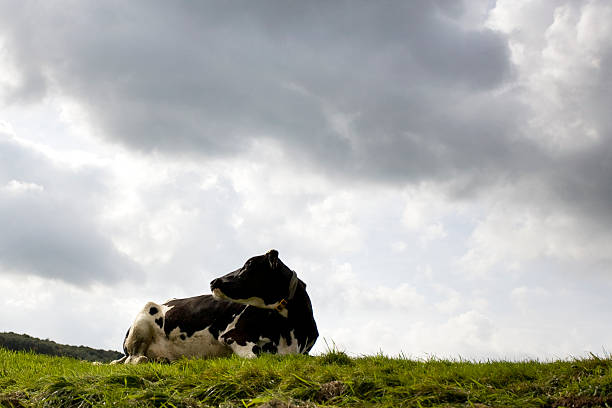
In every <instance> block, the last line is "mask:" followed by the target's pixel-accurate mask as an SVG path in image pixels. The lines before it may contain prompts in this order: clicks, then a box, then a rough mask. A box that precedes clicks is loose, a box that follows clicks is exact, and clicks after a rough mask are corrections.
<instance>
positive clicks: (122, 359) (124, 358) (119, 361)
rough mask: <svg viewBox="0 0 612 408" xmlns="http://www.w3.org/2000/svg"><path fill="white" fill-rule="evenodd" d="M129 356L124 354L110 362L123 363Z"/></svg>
mask: <svg viewBox="0 0 612 408" xmlns="http://www.w3.org/2000/svg"><path fill="white" fill-rule="evenodd" d="M127 358H128V356H123V357H121V358H120V359H118V360H113V361H111V362H110V364H122V363H124V362H125V361H126V360H127Z"/></svg>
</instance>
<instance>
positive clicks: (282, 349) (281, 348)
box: [277, 330, 300, 354]
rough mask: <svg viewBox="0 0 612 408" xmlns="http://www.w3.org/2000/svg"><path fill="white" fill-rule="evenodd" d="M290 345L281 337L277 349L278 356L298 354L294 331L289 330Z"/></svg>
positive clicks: (298, 349)
mask: <svg viewBox="0 0 612 408" xmlns="http://www.w3.org/2000/svg"><path fill="white" fill-rule="evenodd" d="M290 334H291V344H288V342H287V339H285V338H284V337H283V336H281V338H280V341H279V343H278V346H277V349H278V354H298V353H299V352H300V348H299V344H298V341H297V339H296V338H295V334H294V330H291V333H290Z"/></svg>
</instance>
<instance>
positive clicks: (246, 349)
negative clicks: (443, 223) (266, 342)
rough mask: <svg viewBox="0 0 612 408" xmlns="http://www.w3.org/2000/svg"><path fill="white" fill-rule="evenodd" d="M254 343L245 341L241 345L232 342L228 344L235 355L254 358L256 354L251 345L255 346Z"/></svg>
mask: <svg viewBox="0 0 612 408" xmlns="http://www.w3.org/2000/svg"><path fill="white" fill-rule="evenodd" d="M255 346H256V344H255V343H251V342H250V341H247V343H246V345H245V346H241V345H240V344H238V343H236V342H234V343H232V344H231V345H230V347H231V349H232V351H233V352H234V353H236V355H238V356H240V357H243V358H255V357H257V354H255V353H253V347H255Z"/></svg>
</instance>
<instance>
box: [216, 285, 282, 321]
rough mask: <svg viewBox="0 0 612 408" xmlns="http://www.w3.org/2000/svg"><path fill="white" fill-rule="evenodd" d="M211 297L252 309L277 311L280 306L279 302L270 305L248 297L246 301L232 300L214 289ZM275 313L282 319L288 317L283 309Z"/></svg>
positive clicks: (261, 300) (256, 298)
mask: <svg viewBox="0 0 612 408" xmlns="http://www.w3.org/2000/svg"><path fill="white" fill-rule="evenodd" d="M213 297H214V298H215V299H223V300H229V301H231V302H236V303H240V304H243V305H249V306H253V307H257V308H260V309H272V310H277V309H276V308H277V307H278V306H279V305H280V301H278V302H276V303H272V304H267V303H266V302H264V300H263V299H262V298H260V297H256V296H254V297H250V298H248V299H234V298H231V297H229V296H227V295H226V294H225V293H223V292H222V291H221V289H219V288H216V289H214V290H213ZM277 312H278V313H279V314H280V315H281V316H283V317H288V316H289V313H288V312H287V309H285V308H283V309H282V310H280V311H278V310H277Z"/></svg>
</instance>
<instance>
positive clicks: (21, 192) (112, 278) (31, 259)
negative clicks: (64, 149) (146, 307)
mask: <svg viewBox="0 0 612 408" xmlns="http://www.w3.org/2000/svg"><path fill="white" fill-rule="evenodd" d="M102 177H103V174H99V172H98V171H97V170H96V169H95V168H85V169H81V170H75V171H67V170H62V169H60V168H58V167H56V166H54V165H53V164H52V163H51V162H50V161H49V160H48V159H46V158H45V157H44V156H43V155H41V154H37V153H35V152H33V151H31V150H28V149H27V148H24V147H23V146H21V145H19V144H18V143H15V142H14V141H12V140H11V139H10V138H6V137H4V136H3V135H1V134H0V224H1V225H2V234H0V271H2V272H4V273H17V274H30V275H37V276H42V277H47V278H52V279H60V280H63V281H66V282H70V283H74V284H77V285H88V284H91V283H94V282H103V283H115V282H118V281H126V280H134V279H137V278H139V277H142V275H141V271H140V269H139V267H138V266H137V265H136V264H135V263H134V262H133V261H131V260H130V259H129V258H128V257H126V256H124V255H122V254H121V253H119V252H118V251H117V250H116V249H115V247H114V246H113V244H112V243H111V242H110V240H109V239H108V238H107V237H105V236H103V234H102V233H101V231H100V227H99V225H97V224H96V222H95V219H94V218H93V217H92V213H95V212H96V209H97V206H98V205H100V204H96V203H95V202H96V200H97V199H98V198H99V196H100V195H101V194H104V190H105V188H104V185H103V184H102V182H101V178H102Z"/></svg>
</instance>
